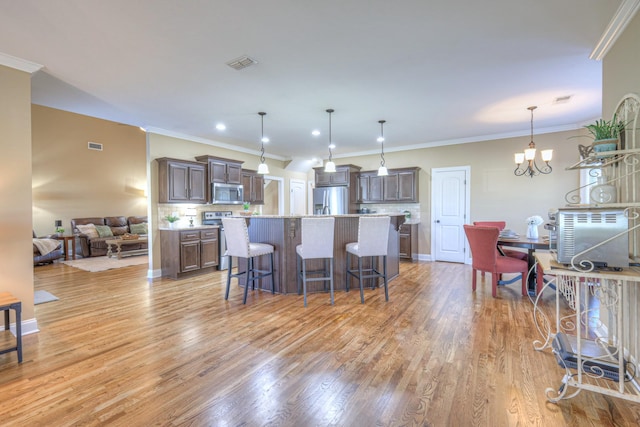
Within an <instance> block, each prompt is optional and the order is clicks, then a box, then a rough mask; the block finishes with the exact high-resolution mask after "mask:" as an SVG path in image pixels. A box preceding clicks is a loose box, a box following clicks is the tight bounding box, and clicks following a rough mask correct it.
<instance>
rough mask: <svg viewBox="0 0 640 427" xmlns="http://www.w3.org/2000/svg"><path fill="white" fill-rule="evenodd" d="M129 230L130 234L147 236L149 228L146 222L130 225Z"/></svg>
mask: <svg viewBox="0 0 640 427" xmlns="http://www.w3.org/2000/svg"><path fill="white" fill-rule="evenodd" d="M129 229H131V234H149V228H148V226H147V223H146V222H141V223H140V224H131V225H129Z"/></svg>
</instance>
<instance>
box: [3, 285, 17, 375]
mask: <svg viewBox="0 0 640 427" xmlns="http://www.w3.org/2000/svg"><path fill="white" fill-rule="evenodd" d="M0 310H2V311H4V329H5V330H7V331H8V330H9V310H15V312H16V346H15V347H10V348H6V349H4V350H0V354H4V353H8V352H10V351H17V352H18V363H22V302H21V301H20V300H19V299H17V298H16V297H14V296H13V295H11V294H10V293H9V292H0Z"/></svg>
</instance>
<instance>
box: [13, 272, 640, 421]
mask: <svg viewBox="0 0 640 427" xmlns="http://www.w3.org/2000/svg"><path fill="white" fill-rule="evenodd" d="M146 268H147V267H146V266H133V267H126V268H122V269H119V270H111V271H107V272H101V273H88V272H83V271H80V270H77V269H74V268H72V267H68V266H65V265H62V264H56V265H52V266H43V267H37V268H36V269H35V288H36V289H43V290H47V291H49V292H51V293H53V294H54V295H56V296H58V297H59V298H60V301H56V302H51V303H46V304H42V305H38V306H36V317H37V320H38V326H39V328H40V332H39V333H37V334H32V335H29V336H26V337H25V338H24V362H23V363H22V364H21V365H18V364H17V362H16V354H15V353H9V354H5V355H0V425H19V426H58V425H60V426H61V425H64V426H67V425H83V426H84V425H116V426H118V425H124V426H150V425H188V426H218V425H224V426H227V425H228V426H262V425H270V426H279V425H284V426H315V425H318V426H325V425H337V426H374V425H381V426H405V425H413V426H472V425H478V426H511V425H514V426H515V425H521V426H529V425H537V426H565V425H569V426H589V425H593V426H613V425H619V426H622V425H638V424H639V423H640V405H638V404H633V403H629V402H627V401H624V400H620V399H616V398H609V397H604V396H601V395H597V394H595V393H591V392H587V391H582V392H581V393H580V394H579V395H578V396H577V397H576V398H574V399H571V400H567V401H563V402H561V403H560V404H558V405H555V404H552V403H549V402H547V400H546V398H545V395H544V390H545V388H547V387H550V386H552V387H557V386H559V385H560V379H561V377H562V372H561V370H560V369H559V367H558V366H557V364H556V362H555V360H554V358H553V355H552V354H551V353H550V352H549V351H548V350H547V351H543V352H538V351H535V350H534V349H533V347H532V341H533V340H534V339H537V338H539V337H538V335H537V331H536V329H535V327H534V325H533V322H532V304H531V302H530V301H529V299H528V298H523V297H521V296H520V295H519V284H517V283H516V284H514V285H512V286H511V287H507V288H501V289H499V298H497V299H494V298H492V297H491V286H490V281H487V280H485V281H480V280H479V283H478V290H477V292H475V293H472V292H471V269H470V267H469V266H466V265H459V264H448V263H415V264H410V263H407V264H405V263H403V264H402V265H401V278H398V279H396V280H394V281H393V282H391V284H390V301H389V302H388V303H386V302H385V301H384V291H383V290H382V289H378V290H368V291H366V293H365V297H366V303H365V304H364V305H361V304H360V298H359V293H358V292H357V291H356V292H354V291H352V292H350V293H348V294H347V293H344V292H342V293H338V294H337V295H336V304H335V306H333V307H332V306H331V305H330V304H329V295H328V294H314V295H311V296H310V297H309V307H308V308H306V309H305V308H304V307H303V304H302V297H298V296H292V295H288V296H280V295H271V294H270V293H267V292H265V293H251V292H250V296H249V298H248V301H247V305H246V306H243V305H242V292H241V291H240V289H239V288H238V287H237V286H236V285H235V282H234V284H233V286H232V291H231V297H230V299H229V301H228V302H225V301H224V298H223V296H224V279H225V276H224V274H221V273H214V274H210V275H206V276H200V277H198V278H196V279H187V280H180V281H173V280H165V279H162V280H156V281H153V282H148V281H147V279H146V278H145V275H146ZM479 279H480V278H479ZM487 279H490V276H487ZM545 298H546V299H547V300H548V302H549V303H550V304H551V302H552V301H553V299H552V298H553V296H552V295H548V296H547V297H545Z"/></svg>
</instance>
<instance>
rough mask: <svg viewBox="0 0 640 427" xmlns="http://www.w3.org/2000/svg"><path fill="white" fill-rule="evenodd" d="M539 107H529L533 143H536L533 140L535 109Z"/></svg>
mask: <svg viewBox="0 0 640 427" xmlns="http://www.w3.org/2000/svg"><path fill="white" fill-rule="evenodd" d="M536 108H537V107H529V111H531V144H534V142H533V110H535V109H536Z"/></svg>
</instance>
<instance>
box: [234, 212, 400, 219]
mask: <svg viewBox="0 0 640 427" xmlns="http://www.w3.org/2000/svg"><path fill="white" fill-rule="evenodd" d="M323 216H333V217H338V218H358V217H361V216H404V214H403V213H375V214H343V215H250V216H244V215H233V216H232V218H276V219H277V218H283V219H284V218H313V217H323Z"/></svg>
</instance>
